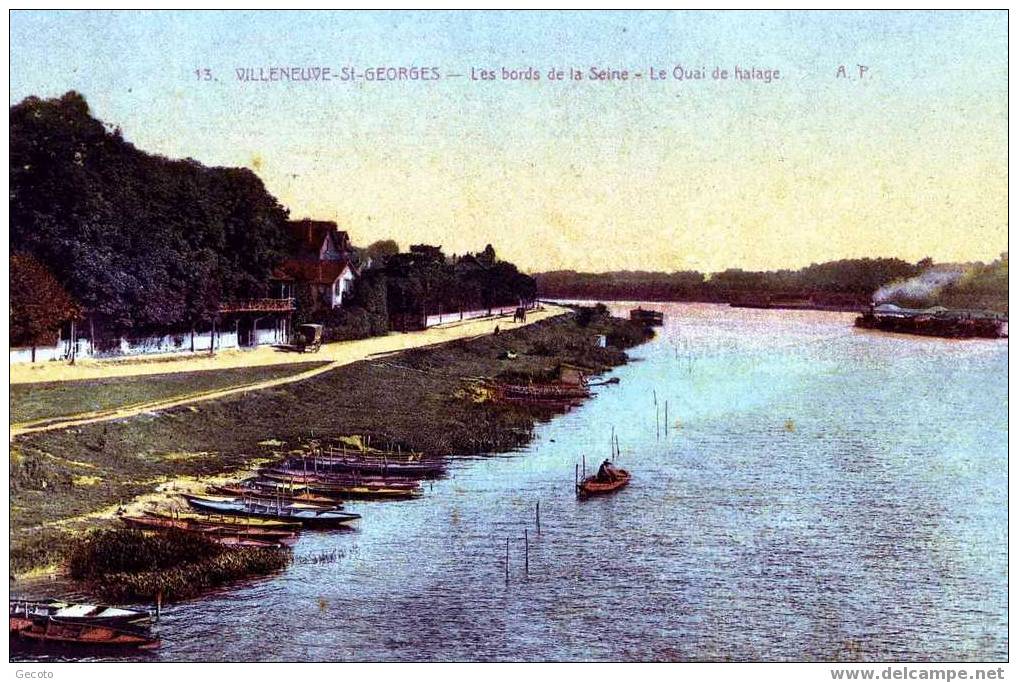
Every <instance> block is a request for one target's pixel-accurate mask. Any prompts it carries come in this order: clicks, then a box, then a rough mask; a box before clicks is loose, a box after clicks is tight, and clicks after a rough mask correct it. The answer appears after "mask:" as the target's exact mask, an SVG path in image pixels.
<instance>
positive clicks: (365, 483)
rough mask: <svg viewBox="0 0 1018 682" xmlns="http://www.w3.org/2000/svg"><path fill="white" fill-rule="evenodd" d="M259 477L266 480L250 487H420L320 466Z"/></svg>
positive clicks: (266, 471) (410, 482)
mask: <svg viewBox="0 0 1018 682" xmlns="http://www.w3.org/2000/svg"><path fill="white" fill-rule="evenodd" d="M261 475H262V478H263V479H266V480H255V481H251V482H250V483H251V485H255V486H259V487H272V486H278V484H280V483H283V484H285V485H287V486H290V485H294V486H298V487H299V486H300V485H301V484H302V483H330V484H336V485H346V486H349V485H356V486H362V487H366V488H416V487H418V486H419V485H420V483H419V482H418V481H415V480H412V479H407V478H395V477H387V476H374V475H371V476H357V475H354V474H350V473H339V472H335V471H331V470H329V469H328V468H326V467H324V466H322V467H319V470H318V471H311V470H310V469H309V470H307V471H304V470H303V469H301V468H295V467H289V468H288V467H275V468H269V469H262V471H261Z"/></svg>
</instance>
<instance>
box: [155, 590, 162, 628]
mask: <svg viewBox="0 0 1018 682" xmlns="http://www.w3.org/2000/svg"><path fill="white" fill-rule="evenodd" d="M162 612H163V591H162V590H159V591H158V592H157V593H156V622H157V623H158V622H159V616H160V615H161V614H162Z"/></svg>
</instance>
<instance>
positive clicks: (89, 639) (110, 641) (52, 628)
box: [17, 616, 159, 649]
mask: <svg viewBox="0 0 1018 682" xmlns="http://www.w3.org/2000/svg"><path fill="white" fill-rule="evenodd" d="M17 634H18V636H19V637H22V638H24V639H28V640H34V641H39V642H47V643H55V644H74V645H86V646H91V647H117V648H131V649H155V648H157V647H158V646H159V639H158V638H157V637H153V636H152V635H151V634H150V633H149V632H148V631H146V630H143V629H141V628H136V627H131V626H114V625H104V624H99V623H89V622H82V621H80V620H73V619H64V618H55V617H53V616H47V617H45V618H39V619H36V620H33V621H32V622H31V624H30V625H29V626H28V627H26V628H24V629H21V630H18V633H17Z"/></svg>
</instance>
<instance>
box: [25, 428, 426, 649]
mask: <svg viewBox="0 0 1018 682" xmlns="http://www.w3.org/2000/svg"><path fill="white" fill-rule="evenodd" d="M444 471H445V467H444V464H443V462H442V461H441V460H438V459H432V458H427V457H424V456H422V455H421V454H419V453H413V452H402V451H396V452H388V451H381V450H375V449H372V448H370V447H365V446H363V445H360V446H359V447H356V448H346V447H342V446H340V447H331V448H328V449H321V448H316V449H315V451H314V453H313V454H311V455H308V456H302V457H292V458H290V459H287V460H285V461H284V462H282V463H280V464H278V465H276V466H271V467H266V468H263V469H260V470H259V471H258V473H257V475H256V476H254V477H251V478H247V479H244V480H238V481H233V482H228V483H222V484H217V485H211V486H208V488H207V489H206V490H205V492H204V494H191V493H187V494H183V495H181V498H182V500H183V501H184V503H186V507H184V508H183V509H179V508H178V509H170V510H158V511H146V512H144V513H142V514H135V515H122V516H121V517H120V520H121V522H123V523H124V524H125V525H126V526H128V527H130V528H136V529H139V530H143V531H146V532H183V533H193V534H196V535H201V536H204V537H206V538H209V539H211V540H214V541H216V542H219V543H221V544H224V545H227V546H232V547H264V548H287V547H292V546H293V545H294V544H295V543H296V542H297V539H298V537H299V535H300V532H301V531H302V530H304V529H333V528H343V527H346V526H348V525H349V524H351V523H353V522H355V521H357V520H359V519H360V518H361V515H360V514H358V513H355V512H351V511H348V510H346V509H344V506H343V505H344V503H345V502H346V501H347V500H408V499H413V498H416V497H419V496H420V495H421V494H422V491H421V481H422V480H423V479H427V478H434V477H437V476H441V475H442V474H443V473H444ZM187 508H190V510H188V509H187ZM151 622H152V614H151V613H150V612H148V611H136V610H132V609H125V608H118V607H111V606H95V605H91V604H70V603H65V602H59V601H24V600H17V601H15V600H11V606H10V631H11V636H12V637H15V636H16V637H18V638H21V639H23V640H25V641H41V642H48V643H51V644H71V645H87V646H90V647H100V648H102V647H115V648H128V649H151V648H154V647H156V646H158V643H159V640H158V638H156V637H154V636H153V635H152V633H151V632H150V630H149V628H150V626H151Z"/></svg>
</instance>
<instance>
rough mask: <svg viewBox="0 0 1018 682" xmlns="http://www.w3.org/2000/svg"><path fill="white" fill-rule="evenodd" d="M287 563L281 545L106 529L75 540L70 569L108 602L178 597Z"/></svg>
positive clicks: (190, 595)
mask: <svg viewBox="0 0 1018 682" xmlns="http://www.w3.org/2000/svg"><path fill="white" fill-rule="evenodd" d="M289 561H290V555H289V553H288V552H287V551H286V550H284V549H282V548H280V549H275V548H261V547H226V546H224V545H221V544H219V543H218V542H215V541H213V540H210V539H208V538H206V537H203V536H201V535H195V534H193V533H180V532H168V533H159V534H154V535H146V534H145V533H143V532H141V531H138V530H129V529H106V530H97V531H93V532H92V533H90V534H89V535H87V536H86V537H84V538H83V539H81V540H79V541H78V542H77V543H76V544H75V546H74V547H73V549H72V550H71V555H70V559H69V561H68V569H69V572H70V574H71V577H72V578H74V579H76V580H82V581H86V582H87V583H88V584H89V586H90V587H91V588H92V589H93V590H94V591H95V592H96V593H97V594H99V596H101V597H102V598H103V599H107V600H109V601H114V602H134V601H150V600H154V599H155V598H156V596H157V595H158V594H159V593H160V592H161V593H162V595H163V599H164V600H166V601H174V600H179V599H187V598H189V597H193V596H196V595H198V594H200V593H201V592H203V591H205V590H208V589H210V588H213V587H218V586H220V585H223V584H225V583H228V582H231V581H234V580H239V579H241V578H247V577H251V576H257V575H266V574H268V573H272V572H274V571H278V570H280V569H282V568H284V567H285V566H286V565H287V564H288V563H289Z"/></svg>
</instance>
